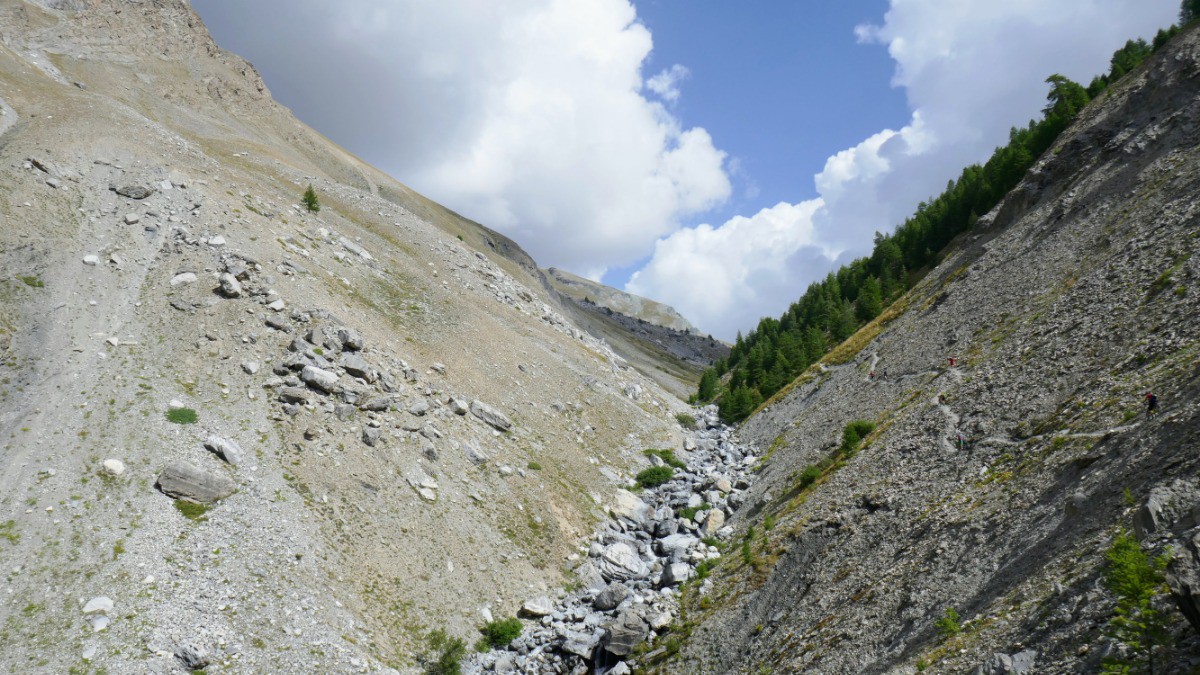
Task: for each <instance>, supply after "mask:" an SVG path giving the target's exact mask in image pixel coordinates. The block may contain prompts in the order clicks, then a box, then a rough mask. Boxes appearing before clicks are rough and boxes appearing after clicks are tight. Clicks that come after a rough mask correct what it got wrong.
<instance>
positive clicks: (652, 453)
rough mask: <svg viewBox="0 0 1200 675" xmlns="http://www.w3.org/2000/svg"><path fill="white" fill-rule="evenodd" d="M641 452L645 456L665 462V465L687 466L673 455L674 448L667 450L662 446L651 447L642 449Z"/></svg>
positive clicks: (677, 467)
mask: <svg viewBox="0 0 1200 675" xmlns="http://www.w3.org/2000/svg"><path fill="white" fill-rule="evenodd" d="M642 454H643V455H645V456H647V457H657V458H659V459H661V460H662V461H663V464H666V465H667V466H670V467H674V468H676V469H686V468H687V464H684V463H683V461H681V460H680V459H679V458H678V457H676V456H675V451H674V450H668V449H666V448H664V449H662V450H654V449H651V450H643V451H642Z"/></svg>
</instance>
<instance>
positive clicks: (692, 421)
mask: <svg viewBox="0 0 1200 675" xmlns="http://www.w3.org/2000/svg"><path fill="white" fill-rule="evenodd" d="M675 421H677V422H679V426H681V427H683V428H684V429H695V428H696V418H695V417H693V416H692V415H689V414H687V413H679V414H678V415H676V416H675Z"/></svg>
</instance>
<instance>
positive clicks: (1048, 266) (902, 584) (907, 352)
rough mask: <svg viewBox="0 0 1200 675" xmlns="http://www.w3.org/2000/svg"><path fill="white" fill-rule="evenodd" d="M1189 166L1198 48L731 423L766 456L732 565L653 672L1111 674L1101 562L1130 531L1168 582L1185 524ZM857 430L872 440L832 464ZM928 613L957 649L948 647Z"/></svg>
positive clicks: (1183, 652) (1061, 147)
mask: <svg viewBox="0 0 1200 675" xmlns="http://www.w3.org/2000/svg"><path fill="white" fill-rule="evenodd" d="M1198 147H1200V34H1198V33H1197V31H1196V29H1195V28H1194V27H1193V28H1192V29H1189V30H1187V31H1185V32H1184V33H1183V34H1181V35H1180V36H1178V37H1176V38H1175V39H1174V40H1173V41H1172V43H1170V44H1169V45H1168V46H1167V47H1166V48H1165V49H1163V50H1162V51H1161V52H1160V53H1159V54H1156V55H1155V56H1154V57H1152V58H1151V59H1150V60H1148V61H1147V62H1146V63H1145V64H1144V65H1143V66H1142V67H1141V68H1139V69H1138V70H1137V71H1135V72H1133V73H1130V74H1129V75H1127V76H1126V78H1125V79H1123V80H1122V81H1121V83H1120V84H1119V85H1118V86H1117V87H1116V88H1114V89H1113V90H1112V91H1111V92H1110V93H1109V94H1107V95H1106V96H1104V97H1102V98H1100V99H1099V100H1097V101H1094V102H1093V103H1092V104H1091V105H1089V106H1088V107H1087V108H1086V109H1085V110H1084V111H1083V112H1082V113H1081V114H1080V116H1079V117H1078V119H1077V120H1076V122H1075V124H1074V125H1073V126H1072V127H1071V128H1070V129H1068V130H1067V131H1066V132H1065V133H1064V134H1063V135H1062V136H1061V137H1060V138H1059V139H1058V141H1057V142H1056V144H1055V145H1054V146H1053V147H1052V148H1051V150H1050V151H1049V152H1048V153H1046V155H1045V156H1043V157H1042V158H1041V159H1040V160H1039V161H1038V163H1037V164H1036V166H1035V167H1034V169H1033V170H1032V171H1030V173H1029V174H1028V175H1027V176H1026V178H1025V180H1024V181H1023V182H1022V183H1021V184H1020V185H1019V186H1018V187H1017V189H1015V190H1014V191H1013V192H1012V193H1010V194H1009V195H1008V196H1007V197H1006V198H1005V200H1004V201H1003V202H1002V203H1001V204H1000V205H999V206H998V207H997V208H996V209H994V210H993V211H992V212H991V213H989V214H988V215H987V216H985V217H984V218H981V219H980V221H979V223H978V224H977V225H976V227H975V228H974V229H973V230H972V231H970V232H968V233H967V234H965V235H963V236H962V237H960V238H959V240H958V241H957V242H956V243H955V244H954V245H953V246H952V247H951V250H950V252H949V254H948V256H947V257H946V259H945V260H944V262H943V263H942V264H941V265H940V266H939V267H938V268H937V269H935V270H934V271H933V272H931V273H930V274H929V275H928V276H927V277H926V278H925V279H924V280H923V281H922V282H921V283H919V284H918V285H917V286H916V287H915V288H914V289H913V290H912V291H910V292H909V293H908V294H907V295H906V296H905V297H904V298H902V299H901V300H900V301H899V302H898V303H897V304H896V305H894V306H893V307H892V308H891V309H890V310H888V311H886V312H885V313H884V314H883V315H882V316H881V317H880V318H879V319H876V321H875V322H873V323H872V324H869V325H868V326H867V327H866V328H864V329H863V330H861V331H860V332H859V333H858V334H856V335H855V336H854V337H852V338H851V339H850V340H848V341H847V342H846V343H845V344H843V345H842V346H841V347H839V348H838V349H835V350H834V351H833V352H832V353H831V355H830V356H829V357H827V358H826V359H825V360H824V362H823V363H822V364H820V365H819V366H817V367H814V368H813V369H811V370H810V371H809V373H807V374H806V375H805V376H803V377H801V378H800V379H799V380H798V381H797V382H796V383H795V384H794V385H793V386H792V387H791V388H790V389H788V390H786V391H785V392H784V393H783V394H781V395H780V396H778V397H777V398H776V400H774V401H772V402H770V403H769V404H768V405H767V406H766V407H765V408H764V409H763V410H761V411H760V412H758V413H757V414H756V415H755V416H754V417H752V418H751V419H750V420H748V421H747V422H746V423H745V425H744V426H743V427H742V429H741V431H740V436H741V438H742V440H744V441H746V442H750V443H759V444H762V445H764V446H768V445H769V446H770V447H771V448H772V450H771V453H770V458H769V460H768V461H767V462H766V466H765V468H764V469H763V470H762V471H761V472H760V478H759V480H758V482H757V483H756V484H755V486H754V487H753V488H752V490H751V496H750V499H749V504H750V505H751V506H750V507H749V508H746V509H743V510H742V511H739V512H738V514H737V515H736V516H735V519H734V521H735V524H736V526H737V527H738V530H739V533H740V534H739V536H741V537H749V538H748V539H746V542H747V543H746V544H745V545H744V548H743V556H742V557H741V558H740V559H738V560H734V561H731V562H728V563H727V564H726V565H724V566H722V567H721V568H720V569H719V570H718V572H717V574H716V577H717V579H718V581H717V583H716V584H715V586H712V587H710V589H711V590H707V592H706V594H704V595H702V597H699V598H694V599H693V602H692V604H691V607H690V614H689V616H690V619H691V621H692V624H691V626H690V631H691V632H690V637H689V638H688V639H687V640H686V642H685V644H684V645H683V650H682V653H681V655H680V656H679V657H677V659H675V660H668V661H666V662H665V664H666V665H663V666H661V668H662V669H663V670H664V671H667V672H681V671H685V670H686V671H690V672H711V673H725V672H811V673H914V672H917V671H923V672H941V673H959V672H972V671H974V672H981V673H999V672H1024V671H1014V670H1011V667H1012V666H1011V663H1012V658H1010V655H1014V654H1016V653H1018V652H1024V653H1023V654H1022V655H1021V657H1020V659H1019V660H1023V661H1025V662H1028V661H1029V660H1031V659H1032V660H1033V661H1034V662H1035V663H1036V666H1035V667H1034V670H1033V671H1032V672H1053V673H1066V672H1097V671H1098V670H1099V667H1100V661H1101V659H1102V658H1104V657H1106V656H1112V655H1117V654H1120V653H1121V649H1120V648H1119V646H1118V645H1116V644H1115V643H1114V642H1113V641H1112V640H1111V639H1108V638H1105V637H1103V630H1104V626H1105V624H1106V622H1107V620H1108V619H1109V618H1110V617H1111V616H1112V613H1113V598H1112V596H1111V595H1110V594H1109V593H1108V592H1106V591H1105V590H1104V588H1103V587H1102V585H1101V584H1100V577H1101V571H1102V569H1103V565H1104V557H1103V556H1104V552H1105V550H1107V549H1108V547H1109V546H1110V545H1111V542H1112V541H1113V538H1114V536H1115V534H1116V533H1117V532H1119V531H1121V530H1122V529H1123V528H1129V527H1131V525H1132V524H1133V521H1134V518H1133V516H1134V514H1135V512H1136V513H1137V514H1138V520H1137V522H1138V524H1139V529H1138V534H1139V536H1140V538H1141V539H1142V540H1143V545H1145V546H1146V547H1148V548H1149V549H1150V550H1151V551H1152V552H1162V551H1164V550H1166V549H1167V548H1168V547H1169V546H1171V545H1174V551H1175V552H1176V553H1177V554H1178V555H1179V556H1181V557H1180V561H1181V562H1180V563H1176V564H1178V565H1181V566H1186V564H1185V562H1183V561H1186V559H1187V558H1188V556H1190V555H1191V553H1190V550H1191V549H1190V548H1189V547H1188V546H1185V545H1184V542H1187V541H1189V539H1190V537H1191V536H1192V535H1193V534H1194V533H1195V532H1194V530H1188V528H1190V527H1194V526H1195V525H1196V523H1195V520H1194V517H1192V518H1190V517H1188V516H1180V515H1178V514H1179V513H1187V512H1188V511H1189V509H1191V508H1193V507H1194V506H1195V505H1196V504H1200V491H1198V490H1197V489H1196V487H1195V484H1194V479H1195V476H1196V475H1197V471H1200V452H1198V450H1200V417H1198V413H1200V403H1197V396H1198V395H1200V385H1198V384H1197V383H1198V382H1200V378H1198V375H1200V353H1198V352H1197V344H1198V343H1197V338H1198V337H1200V321H1197V318H1196V317H1197V316H1200V297H1198V296H1197V293H1196V292H1195V287H1196V280H1197V279H1198V278H1200V256H1197V255H1196V253H1197V252H1198V251H1197V249H1198V248H1200V241H1198V239H1197V231H1198V223H1200V210H1198V207H1197V204H1196V202H1195V195H1196V194H1197V191H1198V190H1200V153H1198V151H1197V148H1198ZM950 357H955V362H954V364H953V365H951V362H950V360H949V359H950ZM871 371H874V372H875V373H876V374H878V375H881V376H882V377H875V378H872V377H871V376H870V373H871ZM1148 391H1153V392H1156V393H1157V395H1158V396H1159V398H1160V400H1161V401H1162V412H1161V414H1159V415H1157V416H1155V417H1152V418H1147V417H1146V416H1145V414H1144V413H1143V412H1142V409H1143V396H1142V395H1143V394H1144V393H1146V392H1148ZM854 420H865V421H870V422H872V423H873V424H874V425H875V428H874V431H873V432H872V433H870V434H869V435H868V436H867V438H866V442H865V444H864V445H863V446H862V448H861V449H859V450H858V451H857V452H854V451H853V448H851V451H850V452H849V453H842V454H840V455H838V454H837V448H838V446H839V444H840V443H841V442H842V439H843V429H844V428H846V427H847V425H848V424H849V423H850V422H852V421H854ZM960 434H961V438H962V442H961V444H960V441H959V438H960ZM828 457H838V460H837V461H835V462H833V463H832V464H831V465H830V464H829V463H821V460H822V459H825V458H828ZM814 465H815V466H816V468H815V469H813V470H812V471H810V472H807V473H806V472H805V469H806V467H810V466H814ZM1179 479H1184V480H1183V482H1178V480H1179ZM1187 481H1192V482H1191V483H1189V482H1187ZM1126 491H1128V492H1126ZM1127 495H1128V496H1127ZM1164 495H1166V496H1164ZM1130 499H1131V500H1132V502H1133V503H1134V504H1137V505H1141V506H1140V508H1139V509H1138V510H1136V511H1135V509H1134V508H1131V506H1130V501H1128V500H1130ZM1166 504H1170V506H1169V507H1168V506H1165V505H1166ZM1173 509H1174V510H1173ZM1171 514H1175V515H1171ZM1189 518H1190V519H1189ZM1172 542H1173V544H1172ZM1161 603H1162V607H1164V609H1165V608H1168V607H1169V605H1170V604H1172V603H1170V601H1169V599H1163V600H1161ZM948 609H954V610H955V611H956V612H957V613H958V614H959V615H960V616H961V618H962V620H963V626H964V628H963V631H962V632H961V633H960V634H958V635H956V636H954V637H949V638H948V637H943V636H942V635H940V634H939V633H940V631H939V628H938V625H937V622H938V621H939V620H941V619H943V618H944V617H945V616H946V612H947V610H948ZM1170 616H1171V617H1172V622H1173V623H1172V627H1171V628H1172V633H1173V640H1174V641H1175V642H1174V647H1173V648H1172V649H1171V650H1169V651H1168V653H1167V656H1166V658H1167V660H1168V665H1167V666H1166V670H1169V671H1170V672H1183V671H1185V670H1186V668H1188V667H1190V666H1188V665H1187V664H1189V663H1191V664H1192V665H1194V664H1195V655H1196V653H1197V640H1196V636H1195V634H1194V632H1193V631H1192V630H1191V628H1190V627H1188V626H1187V624H1186V623H1185V622H1184V621H1183V618H1182V616H1181V615H1180V614H1179V613H1178V612H1176V611H1174V610H1171V611H1170ZM997 654H999V655H1000V656H997ZM1160 658H1162V657H1160ZM1005 663H1007V664H1009V665H1008V666H1005V665H1004V664H1005ZM1160 664H1161V661H1160ZM977 667H978V668H979V670H974V669H976V668H977ZM1005 668H1010V669H1009V670H1005Z"/></svg>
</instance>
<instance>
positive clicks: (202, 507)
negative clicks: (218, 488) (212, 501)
mask: <svg viewBox="0 0 1200 675" xmlns="http://www.w3.org/2000/svg"><path fill="white" fill-rule="evenodd" d="M175 509H176V510H177V511H179V512H180V513H182V514H183V517H184V518H187V519H188V520H191V521H194V522H197V523H198V522H200V521H202V520H204V519H205V514H206V513H208V505H207V504H197V503H196V502H189V501H187V500H186V499H176V500H175Z"/></svg>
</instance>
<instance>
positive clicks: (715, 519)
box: [700, 509, 725, 537]
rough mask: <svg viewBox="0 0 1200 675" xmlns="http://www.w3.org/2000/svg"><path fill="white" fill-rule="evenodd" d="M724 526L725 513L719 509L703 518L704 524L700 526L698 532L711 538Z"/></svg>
mask: <svg viewBox="0 0 1200 675" xmlns="http://www.w3.org/2000/svg"><path fill="white" fill-rule="evenodd" d="M724 525H725V512H724V511H722V510H721V509H712V510H711V511H709V512H708V515H707V516H705V517H704V524H702V525H701V526H700V530H701V531H702V532H703V533H704V534H705V535H706V536H709V537H711V536H713V535H715V534H716V533H717V530H720V529H721V528H722V527H723V526H724Z"/></svg>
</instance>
